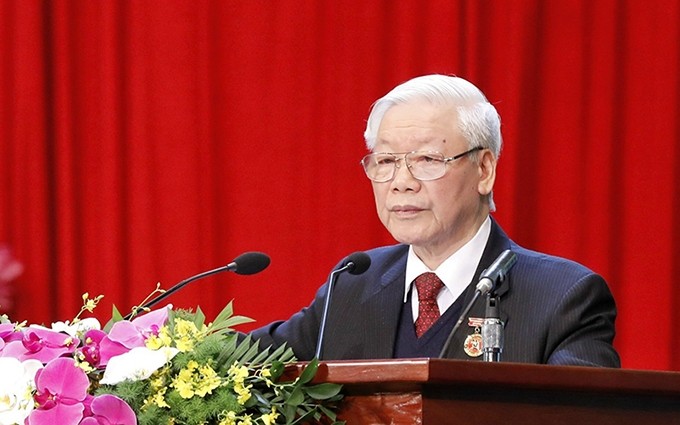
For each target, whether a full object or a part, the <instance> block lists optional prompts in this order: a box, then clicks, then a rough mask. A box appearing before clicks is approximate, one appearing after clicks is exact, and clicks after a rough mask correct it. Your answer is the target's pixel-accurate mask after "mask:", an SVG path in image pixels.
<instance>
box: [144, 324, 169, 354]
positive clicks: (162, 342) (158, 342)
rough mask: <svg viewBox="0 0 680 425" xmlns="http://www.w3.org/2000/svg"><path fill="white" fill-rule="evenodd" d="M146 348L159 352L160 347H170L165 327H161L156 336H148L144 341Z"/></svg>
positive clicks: (167, 331)
mask: <svg viewBox="0 0 680 425" xmlns="http://www.w3.org/2000/svg"><path fill="white" fill-rule="evenodd" d="M144 344H145V345H146V348H148V349H150V350H159V349H160V348H161V347H170V346H171V345H172V338H171V337H170V332H169V330H168V327H167V326H163V327H162V328H161V329H160V330H159V331H158V335H149V336H148V337H147V338H146V341H144Z"/></svg>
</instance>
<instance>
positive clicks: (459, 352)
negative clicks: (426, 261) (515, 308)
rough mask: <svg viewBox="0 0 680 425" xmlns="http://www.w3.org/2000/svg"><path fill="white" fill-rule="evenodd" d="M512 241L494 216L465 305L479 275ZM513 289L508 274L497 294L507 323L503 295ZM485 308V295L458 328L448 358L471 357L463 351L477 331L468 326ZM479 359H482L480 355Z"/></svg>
mask: <svg viewBox="0 0 680 425" xmlns="http://www.w3.org/2000/svg"><path fill="white" fill-rule="evenodd" d="M511 244H512V243H511V241H510V239H509V238H508V236H507V235H506V234H505V232H503V230H502V229H501V228H500V226H498V223H496V221H495V220H494V219H493V218H492V219H491V233H490V234H489V240H488V242H487V243H486V247H485V248H484V252H483V253H482V258H481V260H480V261H479V265H478V266H477V270H476V271H475V275H474V279H473V281H472V282H470V285H469V286H468V287H467V289H466V290H465V292H464V302H465V303H464V304H463V305H464V306H467V305H468V303H469V302H470V301H471V300H472V297H473V296H474V293H475V288H476V286H477V282H478V281H479V277H480V276H481V274H482V272H483V271H484V270H485V269H486V268H487V267H489V266H490V265H491V263H493V262H494V260H495V259H496V258H497V257H498V256H499V255H500V254H501V253H502V252H503V251H505V250H506V249H510V247H511ZM510 289H511V278H510V276H508V278H507V279H506V280H505V282H503V283H501V284H500V285H499V286H498V287H497V288H496V291H495V292H496V295H497V296H498V297H499V299H500V316H501V320H502V321H503V323H507V321H508V319H509V317H508V315H507V313H506V312H505V311H504V310H503V302H502V299H503V295H504V294H506V293H507V292H508V291H509V290H510ZM485 310H486V298H485V297H479V298H478V299H477V301H476V302H475V304H474V306H473V307H472V309H470V312H469V313H468V315H467V317H464V318H463V323H461V326H460V328H459V329H458V331H457V333H456V335H455V336H454V338H453V340H452V341H451V346H450V347H449V350H448V354H447V355H446V357H448V358H465V359H471V357H469V356H468V355H467V354H465V352H464V351H463V345H464V343H465V339H466V338H467V337H468V335H471V334H473V333H474V332H475V329H474V328H473V327H470V326H468V320H469V318H471V317H473V318H483V317H484V316H485ZM478 359H481V357H479V358H478Z"/></svg>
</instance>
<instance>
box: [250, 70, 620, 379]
mask: <svg viewBox="0 0 680 425" xmlns="http://www.w3.org/2000/svg"><path fill="white" fill-rule="evenodd" d="M364 136H365V139H366V145H367V147H368V149H369V150H370V151H371V153H370V154H368V155H366V156H365V157H364V158H363V160H362V161H361V163H362V165H363V167H364V170H365V172H366V175H367V177H368V178H369V179H370V180H371V183H372V185H373V192H374V196H375V203H376V208H377V211H378V215H379V217H380V220H381V222H382V223H383V225H384V226H385V227H386V228H387V229H388V230H389V232H390V233H391V234H392V236H393V237H394V238H395V239H396V240H397V241H398V242H400V244H398V245H394V246H388V247H381V248H376V249H373V250H371V251H368V252H367V254H368V255H369V256H370V258H371V266H370V268H369V270H368V271H367V272H365V273H363V274H360V275H352V274H348V273H343V274H338V280H337V282H336V284H335V285H334V286H333V292H332V303H330V305H329V309H328V312H327V322H326V325H325V332H324V335H325V338H324V346H323V358H324V359H327V360H330V359H378V358H400V357H401V358H404V357H438V356H439V354H440V351H441V350H442V348H443V347H444V346H445V342H446V340H447V338H448V336H449V334H450V333H451V330H452V328H453V327H454V325H455V324H456V322H457V321H458V319H459V317H460V315H461V313H462V312H463V311H464V306H466V305H467V303H468V302H469V300H470V299H471V298H472V296H473V293H474V291H475V286H476V283H477V281H478V280H479V277H480V274H481V273H482V271H483V270H485V269H486V268H487V267H489V265H490V264H492V262H493V261H494V260H495V259H496V258H497V257H498V256H499V254H501V253H502V252H503V251H505V250H508V249H509V250H511V251H513V252H514V253H515V254H516V256H517V263H516V265H515V266H514V268H512V269H511V271H510V272H509V273H508V275H507V278H506V279H505V280H504V281H503V282H502V283H501V284H499V285H498V287H497V288H496V289H495V291H494V293H495V296H496V299H497V300H498V306H499V310H500V314H499V315H500V318H501V319H502V323H503V324H504V329H503V332H504V337H505V338H504V339H505V344H504V347H503V353H502V360H503V361H509V362H525V363H546V364H555V365H587V366H607V367H619V366H620V361H619V357H618V355H617V353H616V351H615V350H614V348H613V346H612V341H613V338H614V320H615V317H616V308H615V305H614V300H613V298H612V295H611V293H610V291H609V289H608V287H607V284H606V283H605V281H604V280H603V278H602V277H600V276H599V275H597V274H595V273H593V272H592V271H590V270H588V269H587V268H585V267H583V266H582V265H579V264H577V263H574V262H572V261H569V260H566V259H562V258H557V257H553V256H549V255H545V254H541V253H538V252H534V251H530V250H527V249H525V248H522V247H520V246H518V245H517V244H515V243H514V242H513V241H512V240H510V239H509V238H508V236H507V235H506V234H505V233H504V232H503V230H502V229H501V228H500V226H499V225H498V223H496V221H494V219H493V218H491V216H490V213H491V212H492V211H494V209H495V207H494V202H493V186H494V181H495V179H496V162H497V160H498V157H499V154H500V150H501V134H500V119H499V117H498V114H497V112H496V110H495V108H494V107H493V106H492V105H491V104H490V103H489V102H488V101H487V99H486V98H485V96H484V95H483V94H482V92H481V91H480V90H479V89H478V88H477V87H475V86H474V85H472V84H471V83H470V82H468V81H466V80H464V79H462V78H458V77H451V76H444V75H427V76H422V77H417V78H414V79H412V80H410V81H407V82H405V83H403V84H401V85H399V86H397V87H396V88H394V89H393V90H392V91H390V92H389V93H387V94H386V95H385V96H384V97H382V98H381V99H379V100H378V101H377V102H376V103H375V104H374V105H373V108H372V110H371V113H370V116H369V118H368V123H367V127H366V132H365V134H364ZM327 285H328V283H326V285H324V286H322V287H321V289H320V290H319V291H318V293H317V295H316V298H315V299H314V301H313V302H312V304H311V305H310V306H309V307H307V308H305V309H303V310H301V311H300V312H298V313H296V314H295V315H293V316H292V317H291V318H290V319H288V320H287V321H282V322H275V323H272V324H270V325H268V326H266V327H264V328H261V329H258V330H256V331H254V332H253V336H254V337H255V338H260V339H261V343H262V345H265V346H266V345H280V344H282V343H287V344H288V345H289V346H290V347H292V348H293V350H294V352H295V354H296V355H297V357H298V358H299V359H301V360H308V359H311V358H312V357H314V355H315V353H316V346H317V339H318V336H319V328H320V325H321V320H322V316H323V311H324V304H325V298H326V295H327ZM484 304H485V303H484V302H477V303H475V304H474V307H473V308H472V309H471V310H470V311H469V313H468V314H467V315H466V317H464V318H463V322H462V326H461V327H460V328H459V329H458V332H457V333H456V334H455V335H454V338H453V339H452V340H451V341H450V344H449V345H448V349H447V350H446V352H445V356H446V357H448V358H455V359H467V360H480V359H481V356H480V355H481V354H482V350H481V347H480V335H479V334H480V324H481V321H482V320H483V318H484V315H485V305H484Z"/></svg>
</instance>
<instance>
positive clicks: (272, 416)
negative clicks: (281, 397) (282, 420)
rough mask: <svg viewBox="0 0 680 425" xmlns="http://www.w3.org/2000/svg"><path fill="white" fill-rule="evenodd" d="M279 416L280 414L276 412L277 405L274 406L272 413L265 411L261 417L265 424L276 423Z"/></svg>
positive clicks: (271, 424) (272, 424)
mask: <svg viewBox="0 0 680 425" xmlns="http://www.w3.org/2000/svg"><path fill="white" fill-rule="evenodd" d="M278 417H279V414H278V413H277V412H276V406H273V407H272V411H271V413H265V414H264V415H262V416H260V419H261V420H262V422H263V423H264V425H274V424H275V423H276V418H278Z"/></svg>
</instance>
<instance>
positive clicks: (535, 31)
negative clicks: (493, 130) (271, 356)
mask: <svg viewBox="0 0 680 425" xmlns="http://www.w3.org/2000/svg"><path fill="white" fill-rule="evenodd" d="M679 44H680V2H678V1H675V0H667V1H659V2H647V1H642V0H629V1H614V0H605V1H598V2H590V1H576V0H574V1H563V2H544V1H539V0H533V1H532V0H526V1H510V2H478V1H465V0H461V1H453V2H452V1H448V0H432V1H428V2H425V3H423V2H419V1H415V0H414V1H400V2H390V1H379V0H373V1H358V0H344V1H342V2H319V1H313V0H306V1H296V2H292V1H280V2H270V1H264V0H259V1H257V0H256V1H207V0H203V1H181V0H173V1H146V2H125V1H113V0H102V1H98V2H89V1H76V0H73V1H59V0H54V1H49V2H44V1H38V0H28V1H11V0H10V1H3V2H0V243H7V244H8V245H9V246H11V247H12V249H13V252H14V254H15V256H16V257H17V258H18V259H19V260H20V261H21V262H22V263H23V265H24V267H25V270H24V273H23V275H22V276H21V277H20V278H19V279H17V280H16V281H14V282H13V284H14V285H15V286H16V295H17V296H16V299H15V300H14V301H15V302H14V307H13V308H12V310H11V311H9V313H11V316H12V317H13V318H15V319H18V320H24V319H25V320H29V321H31V322H45V323H49V322H50V321H55V320H66V319H70V318H72V317H73V316H74V315H75V313H77V311H78V309H79V307H80V302H81V295H82V294H83V293H85V292H89V293H90V295H98V294H104V295H105V298H104V300H103V301H102V304H101V305H100V307H99V308H98V310H97V311H96V315H97V316H98V317H99V318H101V319H102V320H106V319H107V318H108V315H109V313H110V308H111V305H112V304H115V305H116V306H117V307H118V308H119V309H121V310H122V311H127V310H129V309H130V308H131V307H132V306H133V305H135V304H139V303H141V302H142V300H143V299H144V298H145V297H146V295H147V294H149V293H150V292H151V291H152V290H153V289H154V288H155V286H156V283H157V282H160V284H161V285H162V286H163V287H164V288H168V287H170V286H171V285H172V284H173V283H175V282H178V281H180V280H182V279H183V278H186V277H188V276H190V275H192V274H195V273H198V272H200V271H204V270H207V269H211V268H214V267H217V266H220V265H223V264H226V263H227V262H229V261H231V260H232V259H233V258H234V257H236V256H237V255H238V254H240V253H242V252H244V251H249V250H258V251H264V252H267V253H268V254H269V255H270V256H271V257H272V265H271V266H270V268H269V269H267V270H265V271H264V272H263V273H261V274H259V275H254V276H236V275H222V276H215V277H211V278H209V279H206V280H205V281H203V282H197V283H194V284H192V286H189V287H187V288H186V289H185V290H184V291H183V293H182V294H181V295H176V296H174V297H173V298H172V299H171V300H170V301H171V302H172V303H173V304H175V305H177V306H180V307H187V308H190V307H196V306H199V305H200V307H201V308H202V309H203V310H204V311H205V312H206V314H207V315H208V316H209V317H210V316H214V315H215V314H216V313H217V312H218V311H219V309H220V308H221V307H222V306H224V305H225V304H226V303H227V302H229V301H230V300H232V299H233V300H235V308H236V311H237V313H239V314H242V315H246V316H249V317H252V318H254V319H256V320H257V323H256V324H254V325H252V326H257V325H262V324H265V323H267V322H269V321H271V320H274V319H285V318H286V317H288V316H289V315H290V314H291V313H293V312H295V311H297V310H299V309H300V308H301V307H303V306H305V305H306V304H307V303H308V302H309V301H310V300H311V299H312V297H313V295H314V292H315V290H316V289H317V287H318V286H319V285H320V284H321V283H322V282H323V281H324V280H325V278H326V276H327V273H328V272H329V271H330V269H331V267H333V266H334V264H335V263H336V262H338V261H340V260H341V259H342V258H343V257H344V256H346V255H347V254H349V253H350V252H353V251H357V250H365V249H369V248H371V247H374V246H378V245H384V244H391V243H394V241H393V240H392V239H391V238H390V236H389V235H388V234H387V233H386V231H385V230H384V229H383V228H382V225H381V224H380V223H379V221H378V219H377V217H376V214H375V206H374V204H373V198H372V193H371V189H370V184H369V182H368V180H367V179H366V178H365V176H364V175H363V171H362V169H361V167H360V166H359V160H360V158H361V157H362V156H363V155H364V154H365V147H364V145H363V139H362V134H363V130H364V125H365V119H366V117H367V114H368V111H369V107H370V105H371V103H372V102H373V101H374V100H375V99H377V98H378V97H380V96H382V95H383V94H384V93H385V92H386V91H387V90H389V89H390V88H392V87H393V86H395V85H396V84H398V83H400V82H402V81H404V80H406V79H409V78H411V77H413V76H415V75H420V74H426V73H434V72H437V73H446V74H456V75H459V76H462V77H464V78H467V79H469V80H470V81H472V82H473V83H475V84H476V85H477V86H479V87H480V88H481V89H482V90H483V91H484V92H485V93H486V94H487V96H488V98H489V100H490V101H491V102H493V103H494V104H495V105H496V107H497V108H498V110H499V112H500V114H501V118H502V122H503V134H504V141H505V146H504V149H503V152H502V155H501V160H500V163H499V169H498V179H497V186H496V188H495V199H496V202H497V205H498V211H497V212H496V213H495V217H496V218H497V220H498V221H499V222H500V224H501V225H502V226H503V227H504V228H505V230H506V231H508V233H509V234H510V235H511V237H513V238H514V239H515V240H516V241H517V242H518V243H520V244H522V245H524V246H526V247H528V248H531V249H536V250H540V251H544V252H548V253H551V254H555V255H560V256H565V257H568V258H572V259H574V260H577V261H579V262H581V263H583V264H585V265H586V266H588V267H590V268H592V269H593V270H595V271H597V272H599V273H600V274H602V275H603V276H604V277H605V278H606V279H607V281H608V282H609V285H610V287H611V288H612V291H613V292H614V295H615V298H616V300H617V305H618V308H619V319H618V322H617V328H618V335H617V340H616V345H617V348H618V349H619V351H620V352H621V355H622V358H623V364H624V366H625V367H629V368H643V369H665V370H678V369H680V354H677V353H676V350H674V342H675V340H676V339H677V337H678V333H677V331H676V330H675V328H674V326H673V323H674V321H675V320H677V319H678V318H679V316H678V313H677V312H676V309H675V305H676V304H677V302H678V301H680V290H678V289H677V285H676V282H675V280H676V279H675V278H674V276H677V275H678V272H679V271H680V270H678V267H679V266H677V265H676V264H677V262H676V261H675V255H674V254H675V253H676V252H678V250H679V249H678V248H680V247H679V246H678V242H677V241H678V239H679V236H680V225H678V220H677V219H676V217H675V211H677V209H678V207H679V206H680V205H678V204H679V202H680V201H679V199H680V190H679V189H678V188H677V184H676V182H678V181H680V175H678V174H679V172H678V171H677V167H676V166H675V164H676V163H677V161H678V159H679V158H680V152H679V151H678V150H679V148H678V147H677V146H678V142H680V121H679V120H678V119H677V117H678V116H680V77H679V76H680V45H679ZM3 312H7V311H6V309H3V306H0V313H3ZM252 326H251V327H252ZM244 329H249V328H248V327H246V328H244Z"/></svg>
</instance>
